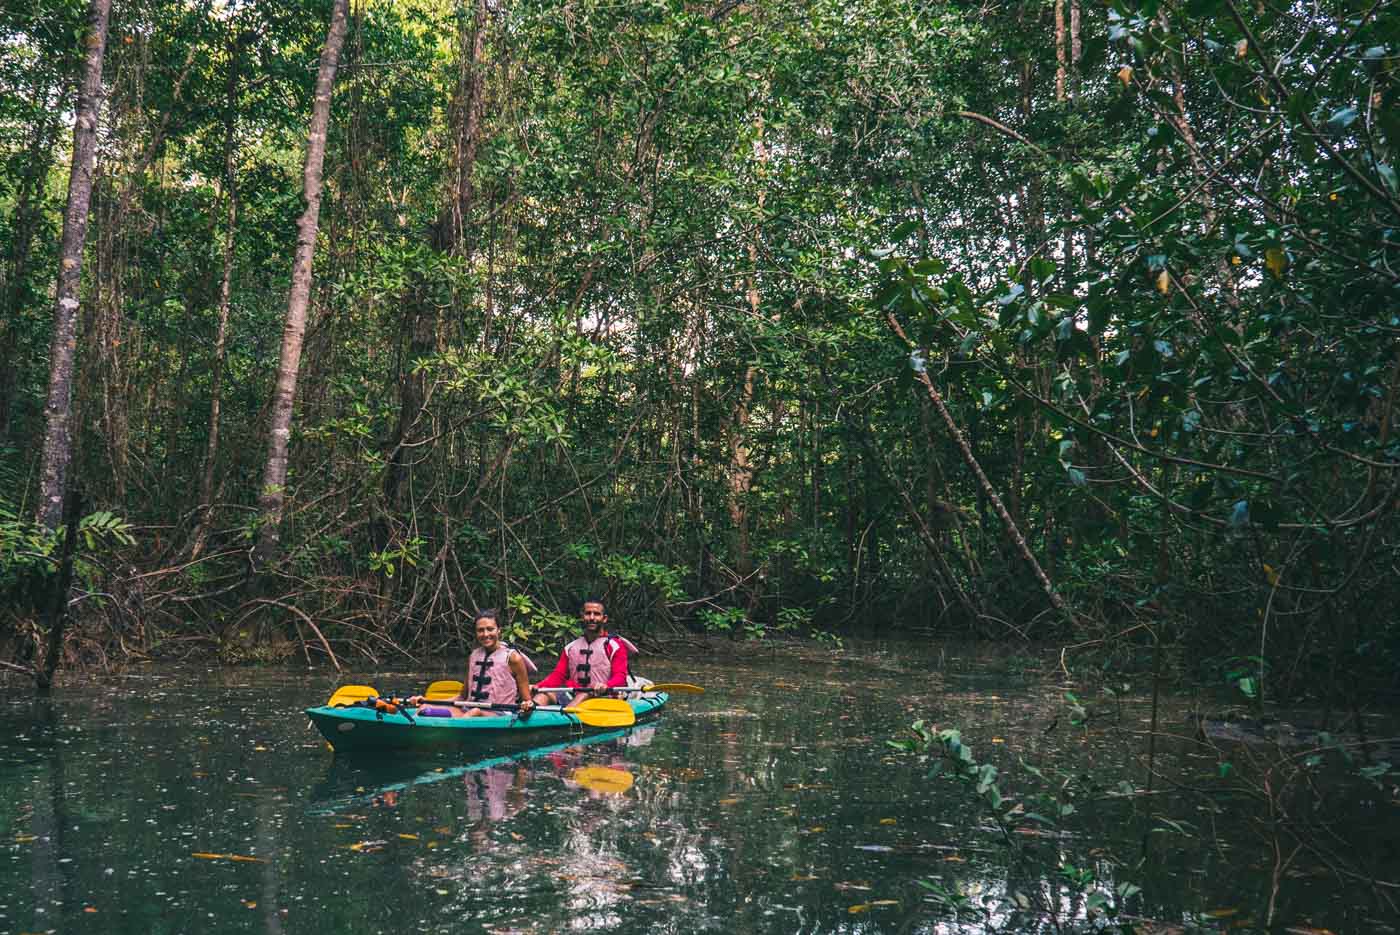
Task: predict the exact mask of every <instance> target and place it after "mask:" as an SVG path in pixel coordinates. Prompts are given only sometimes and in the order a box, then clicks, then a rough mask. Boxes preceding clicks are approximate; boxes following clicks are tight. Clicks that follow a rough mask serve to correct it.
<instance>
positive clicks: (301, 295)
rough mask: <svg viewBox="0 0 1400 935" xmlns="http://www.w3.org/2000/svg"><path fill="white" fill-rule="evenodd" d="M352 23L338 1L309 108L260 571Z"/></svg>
mask: <svg viewBox="0 0 1400 935" xmlns="http://www.w3.org/2000/svg"><path fill="white" fill-rule="evenodd" d="M348 21H349V0H335V5H334V6H333V7H332V9H331V24H330V29H329V30H328V31H327V33H326V46H325V48H324V49H323V50H322V51H321V64H320V67H319V69H318V70H317V72H316V101H315V104H314V105H313V107H312V109H311V132H310V133H309V134H308V136H307V140H306V169H305V172H304V173H303V177H302V186H303V198H305V200H306V210H304V211H303V212H302V214H301V219H300V220H298V221H297V249H296V258H295V259H294V260H293V262H292V285H291V289H290V290H289V291H288V294H287V320H286V324H285V325H283V328H282V353H281V357H280V358H279V360H278V365H277V385H276V387H275V389H274V390H273V394H272V421H271V426H270V429H269V432H268V443H267V462H266V465H265V466H264V468H263V480H262V490H261V494H260V496H259V497H258V508H259V515H260V519H261V523H262V526H261V529H260V530H259V532H258V543H257V547H256V548H255V550H254V555H253V559H254V564H255V566H257V567H262V566H264V565H266V564H267V563H268V562H270V561H272V560H273V559H274V558H275V557H276V556H277V554H278V552H279V551H280V549H281V540H282V509H283V506H284V505H285V503H286V483H287V449H288V447H289V444H288V443H289V441H290V440H291V435H292V408H293V407H294V406H295V404H296V394H297V370H298V368H299V367H300V365H301V343H302V337H303V335H304V334H305V333H306V308H307V305H308V304H309V302H310V298H311V262H312V260H313V259H314V258H315V255H316V232H317V230H318V229H319V226H320V220H321V166H322V164H323V163H324V162H325V158H326V132H327V129H328V127H329V126H330V119H331V89H332V87H333V86H334V85H335V72H336V68H337V67H338V66H339V64H340V49H341V46H343V45H344V44H345V31H346V26H347V23H348Z"/></svg>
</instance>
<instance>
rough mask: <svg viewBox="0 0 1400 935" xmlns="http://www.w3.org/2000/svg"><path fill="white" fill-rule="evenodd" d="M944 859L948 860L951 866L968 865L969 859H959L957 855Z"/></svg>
mask: <svg viewBox="0 0 1400 935" xmlns="http://www.w3.org/2000/svg"><path fill="white" fill-rule="evenodd" d="M943 859H944V860H946V861H947V862H948V863H950V864H965V863H967V858H966V857H959V856H958V855H957V854H949V855H948V856H947V857H944V858H943Z"/></svg>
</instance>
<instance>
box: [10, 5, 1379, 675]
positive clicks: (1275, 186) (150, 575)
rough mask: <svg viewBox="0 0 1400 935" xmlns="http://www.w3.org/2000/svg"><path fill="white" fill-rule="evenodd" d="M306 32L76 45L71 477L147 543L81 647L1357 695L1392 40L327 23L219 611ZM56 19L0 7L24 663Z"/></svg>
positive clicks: (217, 21)
mask: <svg viewBox="0 0 1400 935" xmlns="http://www.w3.org/2000/svg"><path fill="white" fill-rule="evenodd" d="M329 15H330V4H329V3H328V2H322V0H315V2H310V0H301V2H296V3H277V4H268V3H236V2H229V3H205V4H189V3H176V2H171V0H132V2H122V0H117V2H116V4H115V6H114V8H113V13H112V25H111V27H110V38H109V42H108V53H107V59H106V62H105V71H104V74H105V91H106V98H105V101H104V106H103V110H102V120H101V122H100V128H99V134H100V137H99V152H98V165H97V172H96V182H95V189H94V195H93V210H92V232H91V234H90V236H89V238H88V243H87V249H86V255H85V265H84V293H83V295H84V300H83V304H82V308H81V313H80V314H81V325H80V329H79V334H80V337H79V347H78V377H77V383H76V387H77V389H76V398H75V406H76V411H77V424H78V425H80V426H81V430H80V431H79V432H78V433H77V436H76V439H75V448H76V460H75V468H74V471H73V477H74V480H75V482H76V483H77V484H78V485H80V486H81V487H82V489H83V490H84V491H85V493H86V496H87V497H88V499H89V500H90V501H91V502H92V503H94V504H96V506H95V507H94V508H101V509H105V510H108V511H111V512H114V513H116V514H118V515H120V516H122V517H124V518H125V519H126V520H127V521H129V522H130V523H131V524H132V528H131V534H132V535H133V536H134V544H133V545H131V546H124V545H122V544H121V542H120V541H115V540H110V539H108V540H104V541H105V542H107V543H108V548H107V550H106V551H101V550H99V551H97V552H91V553H89V554H88V556H87V564H85V565H83V566H82V569H81V575H80V578H81V581H82V582H85V584H84V586H85V587H86V588H87V589H88V590H90V591H92V592H94V596H93V597H92V598H91V599H90V600H86V601H84V602H83V603H84V606H85V608H86V609H87V611H88V619H87V620H86V625H85V627H83V628H82V629H81V630H80V631H79V632H78V634H76V635H75V636H74V637H73V641H74V642H73V649H74V651H75V652H80V651H83V647H84V646H87V647H88V648H89V649H108V650H111V649H116V648H118V647H120V649H122V650H124V651H144V650H151V649H155V648H158V647H161V648H165V649H167V650H168V649H170V648H171V647H175V646H193V647H207V646H217V647H219V648H220V649H221V650H222V651H224V652H225V653H226V654H227V655H228V656H229V657H231V658H239V657H242V656H246V655H248V654H250V653H262V652H266V651H269V650H271V651H273V652H286V651H289V650H292V651H299V647H300V646H301V645H303V644H306V645H310V646H311V647H313V648H314V649H315V650H316V651H320V649H321V647H322V646H323V645H331V646H335V647H337V648H338V649H339V650H340V651H346V650H350V649H354V650H357V651H360V652H364V653H369V654H372V655H376V656H382V655H384V654H385V653H392V652H394V651H396V650H398V649H402V650H408V651H422V650H427V649H437V648H446V647H447V646H450V645H458V644H459V643H460V640H461V639H462V638H463V624H462V617H461V614H460V613H459V612H460V611H461V610H462V609H463V608H470V607H473V606H476V605H484V604H493V603H499V604H503V605H506V606H509V607H510V608H512V609H513V611H514V614H513V621H514V627H515V636H516V638H517V639H522V640H525V641H527V642H529V641H534V640H538V641H541V642H552V639H553V636H554V633H555V631H556V630H558V629H559V628H560V627H562V626H564V625H565V622H566V619H567V617H566V615H567V614H568V613H569V612H570V611H571V610H572V604H573V601H574V594H575V592H576V591H577V590H579V589H584V588H589V589H593V588H596V589H601V590H604V591H606V592H607V593H608V594H609V596H610V598H611V599H612V601H613V605H614V616H615V617H617V618H619V619H621V620H625V621H626V624H627V626H628V628H629V629H630V630H632V631H634V632H635V631H646V630H650V631H652V632H653V633H655V634H657V635H662V634H664V633H666V632H669V631H670V629H671V628H673V627H677V626H682V625H685V626H695V627H704V628H708V629H711V630H728V631H730V632H733V633H734V634H736V635H741V636H747V637H750V638H758V637H762V636H764V635H765V634H767V633H770V632H773V631H801V632H829V631H838V632H839V631H842V630H844V629H847V628H864V629H865V630H867V631H881V632H888V631H891V630H896V629H902V630H913V631H917V632H930V631H931V632H938V633H947V632H968V633H976V634H979V635H986V636H994V637H997V638H1016V639H1020V638H1023V637H1029V638H1051V637H1053V638H1058V639H1063V640H1064V641H1065V642H1066V643H1070V644H1076V645H1078V644H1085V645H1086V646H1087V645H1090V644H1092V645H1097V646H1101V647H1110V648H1111V647H1128V648H1129V650H1131V648H1132V647H1146V646H1150V645H1153V644H1159V645H1162V646H1169V647H1175V648H1178V649H1181V650H1184V651H1186V653H1187V654H1188V658H1190V659H1192V660H1193V661H1207V662H1210V663H1213V664H1218V665H1219V666H1220V668H1221V671H1222V672H1230V673H1233V676H1234V677H1235V678H1236V679H1238V680H1240V681H1241V683H1242V685H1243V686H1244V687H1246V688H1247V689H1248V690H1249V691H1250V692H1252V693H1258V692H1260V691H1263V690H1265V689H1266V686H1267V690H1268V691H1270V692H1274V691H1279V692H1296V691H1299V690H1303V689H1305V688H1307V687H1308V686H1310V685H1313V684H1314V683H1316V684H1319V685H1320V684H1324V683H1325V684H1328V685H1338V684H1341V683H1343V682H1344V681H1347V683H1348V684H1357V683H1363V682H1369V683H1371V684H1384V683H1387V682H1391V681H1393V672H1394V671H1395V662H1396V658H1395V657H1396V654H1397V651H1400V630H1397V625H1396V621H1395V620H1394V619H1392V615H1385V614H1377V613H1375V609H1376V608H1381V607H1385V606H1391V605H1393V604H1395V603H1396V602H1397V599H1400V594H1397V593H1396V591H1397V587H1396V584H1395V575H1394V568H1395V560H1396V547H1397V535H1400V529H1397V525H1396V521H1395V505H1396V497H1397V494H1400V490H1397V483H1400V473H1397V470H1396V469H1397V466H1400V446H1398V445H1397V442H1396V440H1394V439H1393V438H1392V435H1393V430H1392V420H1393V410H1394V402H1395V399H1394V397H1395V392H1396V385H1397V382H1400V356H1397V344H1396V341H1395V338H1396V335H1397V329H1398V328H1400V318H1398V317H1397V315H1398V314H1400V272H1397V270H1396V263H1395V261H1396V260H1397V251H1398V250H1400V240H1397V234H1396V225H1397V222H1400V190H1398V189H1397V182H1396V171H1395V168H1394V162H1395V160H1394V153H1395V147H1396V146H1397V145H1400V139H1397V135H1398V134H1400V120H1398V118H1397V117H1396V114H1397V113H1400V108H1397V107H1396V103H1397V102H1396V96H1397V74H1400V70H1397V58H1396V56H1397V54H1400V52H1397V49H1400V13H1397V12H1396V11H1395V10H1394V9H1393V8H1391V7H1389V6H1387V5H1384V4H1379V3H1364V4H1353V3H1350V2H1327V3H1322V4H1317V5H1313V6H1309V7H1302V6H1290V7H1278V6H1271V5H1267V4H1254V5H1248V6H1242V5H1239V4H1238V3H1236V2H1235V0H1225V2H1217V0H1197V2H1191V3H1184V4H1183V3H1162V2H1156V0H1147V2H1143V3H1141V4H1131V3H1115V4H1112V5H1098V4H1081V3H1080V2H1079V0H1054V2H1047V0H1032V2H1016V3H989V4H985V5H982V6H973V5H968V4H938V3H916V2H908V0H840V2H837V0H814V2H802V3H796V2H791V0H772V2H768V3H762V4H746V3H732V2H722V0H720V2H716V3H714V4H712V5H704V4H686V3H682V2H675V0H654V2H647V3H633V4H613V3H598V2H594V0H568V2H558V0H517V2H495V0H491V2H487V0H477V2H471V0H457V2H448V0H373V2H371V0H359V2H357V3H355V4H353V5H352V8H351V24H350V30H349V37H348V39H347V41H346V45H345V50H344V53H343V54H342V56H341V68H340V72H339V75H338V78H337V80H336V84H335V92H334V99H333V102H332V120H331V134H330V140H329V150H328V154H327V157H326V167H325V175H326V191H325V196H324V202H323V204H322V208H321V221H320V236H319V240H318V245H317V255H316V260H315V274H314V275H315V279H314V286H313V292H312V312H311V322H310V325H309V328H308V331H307V334H306V341H305V347H304V351H303V355H302V362H301V378H300V384H299V388H298V396H297V399H298V404H297V409H296V414H295V420H294V425H293V429H294V435H293V439H292V449H291V460H290V463H291V473H290V475H289V480H288V483H287V490H286V495H287V509H286V513H285V515H284V516H283V518H282V521H281V527H280V528H281V532H282V537H281V549H280V554H279V555H278V556H277V559H276V561H274V562H272V563H271V564H270V565H269V566H268V567H259V568H252V567H250V561H249V555H250V545H251V543H252V542H253V540H254V539H255V538H256V536H257V533H258V528H257V526H258V522H259V514H258V512H257V509H256V504H257V502H258V496H259V493H260V491H259V490H258V485H259V478H260V477H261V471H262V458H263V452H264V451H265V449H266V438H265V436H266V432H267V411H268V400H269V396H270V393H271V388H272V383H273V380H274V377H275V372H276V367H277V353H278V347H279V335H280V334H281V328H282V316H283V314H284V311H285V309H286V296H287V290H288V285H289V277H290V274H291V261H290V257H291V253H292V248H293V244H294V241H295V237H296V226H295V224H296V218H297V215H298V214H299V213H300V211H301V207H302V205H301V197H300V194H301V177H300V176H301V159H302V153H303V151H304V148H305V135H306V127H307V121H308V117H309V114H310V111H311V90H312V83H313V81H314V79H315V73H316V59H317V56H318V54H319V52H320V46H321V43H322V41H323V38H324V35H325V30H326V23H327V21H328V19H329ZM82 20H83V10H82V9H81V8H80V5H79V4H78V3H76V2H75V0H44V2H38V3H34V4H30V5H28V6H26V7H24V8H23V9H9V8H7V10H6V11H5V12H4V13H3V14H0V121H2V122H3V125H4V127H5V132H4V133H0V141H3V142H0V147H2V149H0V159H3V164H4V169H3V173H0V249H2V250H3V256H4V265H3V274H2V275H3V280H0V285H3V296H4V302H5V306H6V307H5V312H4V317H3V323H0V329H2V330H0V347H3V349H4V350H3V353H4V362H3V366H0V375H2V376H0V432H3V436H2V437H0V444H3V445H4V449H3V458H2V459H0V469H3V471H4V472H5V475H4V478H5V481H6V483H5V484H4V491H5V493H4V495H3V496H4V504H3V505H4V508H5V512H4V513H3V514H0V535H3V539H2V540H0V574H3V575H4V576H5V579H4V580H5V583H6V586H7V587H9V588H10V590H11V592H12V593H13V595H14V597H15V599H14V600H13V601H12V602H11V608H10V611H9V612H8V615H7V618H8V621H9V631H8V632H9V637H8V641H9V643H10V647H9V651H11V652H14V651H16V647H19V646H21V645H23V644H26V643H27V642H36V643H37V642H38V641H40V640H41V634H40V630H41V629H42V625H41V617H40V616H39V615H37V614H35V613H32V612H30V611H29V610H27V609H26V608H31V607H34V606H38V605H37V604H36V603H34V602H33V601H29V602H28V603H26V600H27V599H26V598H25V597H24V595H25V594H26V593H30V592H32V591H33V590H34V589H33V574H32V573H31V571H29V570H26V571H24V572H23V573H22V574H21V573H20V572H19V571H16V569H19V568H20V567H21V566H23V567H24V568H25V569H29V568H30V566H32V565H33V564H34V562H33V560H32V559H33V556H34V555H35V554H36V551H35V549H34V548H33V547H32V543H33V541H34V539H35V537H36V536H39V537H41V538H42V536H43V535H45V533H43V532H42V531H41V530H36V529H35V528H33V526H32V524H30V523H29V522H28V519H27V517H29V516H32V515H34V498H35V496H36V494H35V483H36V481H35V480H34V478H35V474H36V470H37V468H36V463H35V462H36V459H37V458H38V448H37V445H36V444H35V442H34V440H35V439H37V438H39V437H41V436H42V434H43V430H44V413H43V408H42V406H43V400H44V394H45V386H46V381H47V379H48V373H47V368H46V363H45V362H46V348H47V347H48V339H49V328H50V322H49V315H50V311H51V304H50V303H51V301H52V299H51V294H52V293H51V289H52V285H53V281H54V275H55V269H56V265H57V260H56V256H57V253H56V251H57V248H58V245H57V239H58V224H59V221H60V217H61V209H62V203H63V198H64V195H65V192H66V188H67V183H68V171H67V161H66V160H67V152H68V149H67V147H68V145H69V143H70V142H71V140H70V138H69V134H70V133H71V129H72V128H71V126H70V125H65V123H64V120H65V119H66V118H65V115H71V104H70V103H69V102H70V101H71V100H72V97H73V93H74V88H75V82H76V81H77V74H78V65H79V61H78V60H79V58H80V56H81V53H82V45H81V42H80V41H79V40H80V39H81V36H82V34H83V30H82V26H81V23H82ZM68 119H71V118H68ZM226 255H227V257H228V259H229V262H228V263H227V264H225V257H226ZM225 268H227V269H228V283H229V286H228V301H227V303H223V302H221V292H222V289H221V286H222V283H223V279H224V270H225ZM221 307H222V308H223V310H224V314H226V316H227V317H226V322H227V324H226V332H227V339H226V341H223V340H221V339H220V338H219V335H220V334H222V333H223V331H221V329H220V326H219V321H220V315H221ZM216 400H217V401H218V404H219V410H218V412H219V415H218V418H217V423H218V425H219V426H220V428H221V431H220V434H219V436H218V441H217V445H210V444H209V439H210V431H211V411H212V410H213V408H214V403H215V401H216ZM211 458H212V460H210V459H211ZM206 464H207V465H208V466H209V467H210V468H211V469H212V470H211V472H210V473H209V474H208V478H209V480H208V482H206V483H201V480H200V479H201V478H202V477H205V476H206ZM206 488H207V489H206ZM206 506H207V507H208V508H207V509H206ZM1003 512H1004V514H1005V515H1002V514H1003ZM1008 520H1009V521H1010V523H1009V524H1008V522H1007V521H1008ZM45 548H48V549H51V543H50V544H49V545H48V546H46V547H45ZM254 581H256V584H252V583H250V582H254ZM97 592H100V594H98V593H97ZM1057 605H1058V606H1057ZM308 627H309V628H308ZM312 630H315V631H317V632H316V633H315V634H313V633H312V632H311V631H312ZM318 636H324V638H325V640H324V643H323V641H322V640H321V639H318V638H317V637H318ZM289 638H294V640H295V641H294V642H288V640H289ZM84 641H86V642H84ZM26 658H27V657H26ZM1343 673H1345V674H1348V675H1357V674H1359V675H1361V676H1363V677H1362V678H1359V679H1352V680H1349V681H1348V680H1343V679H1341V678H1338V677H1337V676H1339V675H1341V674H1343ZM1341 697H1342V696H1341V695H1340V694H1339V695H1338V698H1337V700H1338V701H1340V700H1341Z"/></svg>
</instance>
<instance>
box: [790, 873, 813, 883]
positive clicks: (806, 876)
mask: <svg viewBox="0 0 1400 935" xmlns="http://www.w3.org/2000/svg"><path fill="white" fill-rule="evenodd" d="M791 879H792V881H793V882H794V883H806V882H808V881H809V880H817V879H820V877H818V876H817V875H816V874H813V873H794V874H793V875H792V877H791Z"/></svg>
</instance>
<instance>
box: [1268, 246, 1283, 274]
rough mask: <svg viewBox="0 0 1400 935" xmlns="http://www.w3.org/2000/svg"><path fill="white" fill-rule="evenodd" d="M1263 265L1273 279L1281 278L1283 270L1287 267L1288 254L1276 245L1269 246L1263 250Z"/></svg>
mask: <svg viewBox="0 0 1400 935" xmlns="http://www.w3.org/2000/svg"><path fill="white" fill-rule="evenodd" d="M1264 266H1265V267H1267V268H1268V270H1269V272H1270V273H1273V275H1274V278H1275V279H1282V278H1283V271H1284V270H1286V269H1288V254H1286V253H1284V252H1283V250H1281V249H1280V248H1278V247H1270V248H1269V249H1267V250H1265V251H1264Z"/></svg>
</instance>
